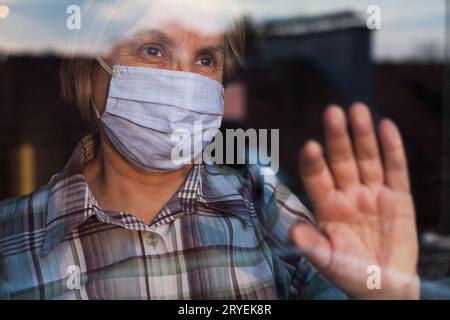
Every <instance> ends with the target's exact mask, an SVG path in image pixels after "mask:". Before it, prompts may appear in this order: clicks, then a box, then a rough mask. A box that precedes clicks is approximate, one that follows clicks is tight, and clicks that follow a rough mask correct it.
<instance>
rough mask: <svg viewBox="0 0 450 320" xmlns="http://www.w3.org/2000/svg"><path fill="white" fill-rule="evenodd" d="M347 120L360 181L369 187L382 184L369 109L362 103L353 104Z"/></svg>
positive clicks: (379, 162)
mask: <svg viewBox="0 0 450 320" xmlns="http://www.w3.org/2000/svg"><path fill="white" fill-rule="evenodd" d="M349 119H350V126H351V129H352V132H353V138H354V146H355V155H356V163H357V166H358V169H359V176H360V179H361V181H362V182H363V183H365V184H369V185H370V184H381V183H383V178H384V177H383V167H382V162H381V158H380V151H379V148H378V143H377V138H376V135H375V130H374V128H373V124H372V116H371V114H370V110H369V108H368V107H367V106H366V105H364V104H362V103H357V104H354V105H353V106H352V107H351V108H350V110H349Z"/></svg>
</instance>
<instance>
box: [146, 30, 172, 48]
mask: <svg viewBox="0 0 450 320" xmlns="http://www.w3.org/2000/svg"><path fill="white" fill-rule="evenodd" d="M141 37H142V38H145V39H148V38H152V39H154V41H156V42H159V43H161V44H165V45H168V46H171V45H173V44H174V43H175V41H174V40H173V39H172V38H170V37H169V36H168V35H167V34H165V33H164V32H162V31H160V30H156V29H154V30H149V31H146V32H143V33H142V34H140V37H139V38H141ZM142 38H141V39H142Z"/></svg>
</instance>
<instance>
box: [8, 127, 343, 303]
mask: <svg viewBox="0 0 450 320" xmlns="http://www.w3.org/2000/svg"><path fill="white" fill-rule="evenodd" d="M97 140H98V139H96V138H94V136H92V135H89V136H87V137H85V138H84V139H83V140H82V141H81V142H80V143H79V145H78V146H77V148H76V150H75V152H74V154H73V155H72V157H71V159H70V161H69V163H68V164H67V165H66V167H65V168H64V170H63V171H62V172H60V173H58V174H56V175H54V176H53V177H52V179H51V180H50V182H49V184H48V185H46V186H44V187H42V188H40V189H38V190H37V191H35V192H34V193H32V194H31V195H27V196H23V197H18V198H13V199H9V200H6V201H3V202H1V203H0V298H3V299H288V298H309V299H336V298H345V296H344V295H343V294H342V293H341V292H340V291H339V290H337V289H336V288H335V287H333V286H332V285H331V284H330V283H329V282H328V281H327V280H325V279H324V278H323V277H322V276H320V275H319V274H318V273H317V272H316V271H315V269H314V268H313V267H312V265H311V264H309V263H308V262H307V261H306V260H305V259H302V258H301V257H300V256H299V255H298V252H297V250H295V248H294V247H293V245H292V243H291V242H290V240H289V237H288V229H289V227H290V226H291V225H292V224H293V223H295V222H305V223H313V218H312V216H311V214H310V213H309V212H308V210H307V209H306V208H305V207H304V206H303V205H302V204H301V203H300V201H299V200H298V199H297V198H296V197H295V196H294V195H293V194H292V193H291V192H290V191H289V190H288V189H287V188H286V187H284V186H283V185H281V184H279V183H278V182H277V180H276V178H275V177H274V176H262V175H259V174H258V169H257V167H249V168H246V169H245V170H242V172H241V171H237V170H233V169H230V168H228V167H225V166H223V167H219V166H210V165H195V166H194V167H193V169H192V170H191V172H190V173H189V176H188V178H187V179H186V181H185V183H184V184H183V186H182V187H181V189H180V190H179V192H178V193H177V194H176V195H175V196H174V197H173V199H172V200H171V201H169V202H168V203H167V204H166V205H165V207H164V208H163V209H162V210H161V212H160V213H159V214H158V215H157V216H156V218H155V219H154V220H153V221H152V222H151V223H150V224H148V225H147V224H145V223H143V222H141V221H140V220H139V219H137V218H135V217H134V216H132V215H130V214H128V213H126V212H111V211H105V210H102V208H101V207H100V206H99V204H98V203H97V201H96V200H95V198H94V196H93V194H92V192H91V190H90V189H89V187H88V185H87V183H86V180H85V178H84V176H83V174H82V167H83V164H84V163H86V162H87V161H89V160H90V159H92V158H93V157H94V155H95V152H96V149H97V145H98V143H97V142H98V141H97Z"/></svg>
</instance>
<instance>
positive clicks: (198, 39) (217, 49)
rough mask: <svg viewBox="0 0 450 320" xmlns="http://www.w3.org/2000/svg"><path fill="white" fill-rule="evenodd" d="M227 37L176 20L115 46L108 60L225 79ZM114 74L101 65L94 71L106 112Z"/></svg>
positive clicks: (96, 92)
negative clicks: (188, 27) (109, 89)
mask: <svg viewBox="0 0 450 320" xmlns="http://www.w3.org/2000/svg"><path fill="white" fill-rule="evenodd" d="M224 46H225V36H224V34H220V35H210V34H202V33H200V32H198V31H193V30H189V29H187V28H185V27H183V26H181V25H179V24H176V23H167V24H165V25H162V26H161V28H159V29H152V30H149V31H147V32H143V33H140V34H138V35H136V36H134V37H133V38H130V39H128V40H126V41H123V42H121V43H120V44H118V45H117V46H115V47H114V48H113V49H112V50H111V51H110V55H109V56H108V57H107V58H106V62H107V63H108V64H109V65H111V66H113V65H116V64H120V65H125V66H135V67H148V68H160V69H167V70H177V71H185V72H193V73H197V74H200V75H203V76H205V77H208V78H210V79H213V80H216V81H218V82H222V80H223V70H224V60H225V47H224ZM109 82H110V76H109V74H107V73H106V72H105V71H104V70H103V69H102V68H101V67H100V66H97V67H96V69H95V71H94V74H93V99H94V101H95V104H96V106H97V108H98V109H99V112H100V113H102V112H103V111H104V108H105V105H106V99H107V96H108V88H109Z"/></svg>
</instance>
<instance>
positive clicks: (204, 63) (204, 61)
mask: <svg viewBox="0 0 450 320" xmlns="http://www.w3.org/2000/svg"><path fill="white" fill-rule="evenodd" d="M197 64H199V65H202V66H205V67H212V66H214V61H213V59H211V58H210V57H203V58H201V59H200V60H198V62H197Z"/></svg>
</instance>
